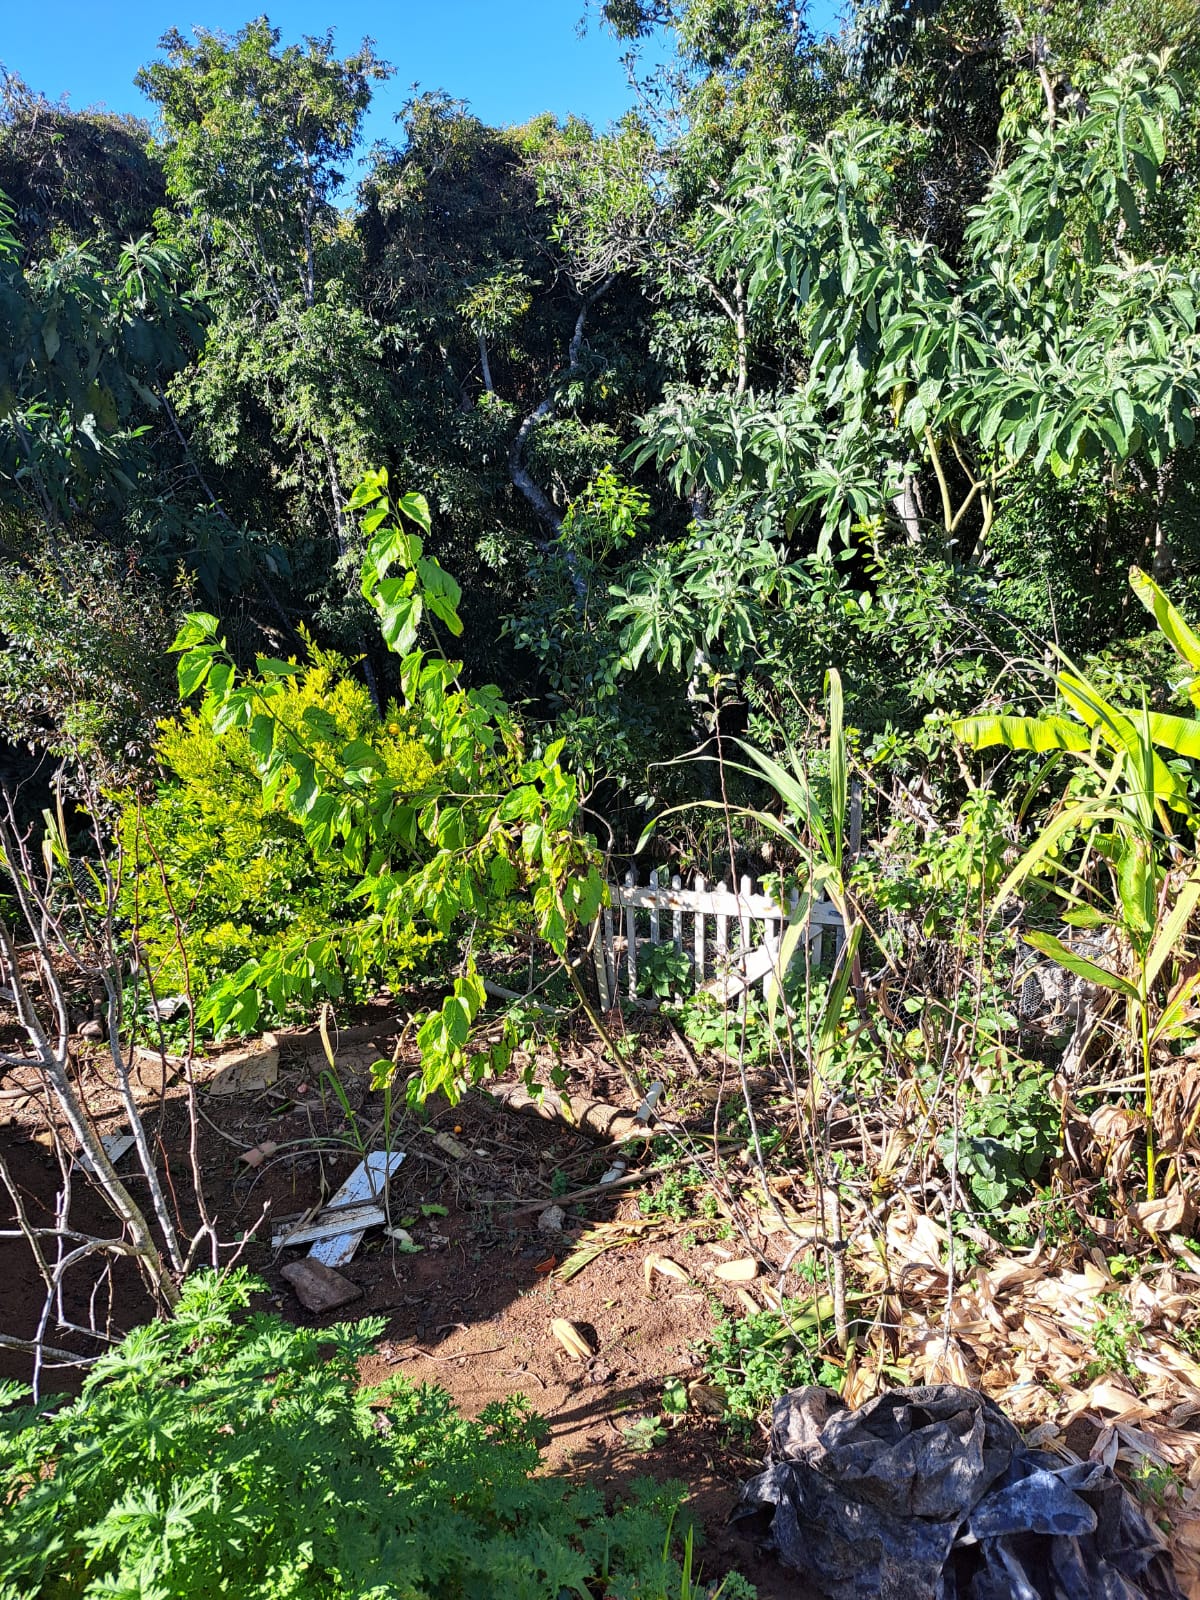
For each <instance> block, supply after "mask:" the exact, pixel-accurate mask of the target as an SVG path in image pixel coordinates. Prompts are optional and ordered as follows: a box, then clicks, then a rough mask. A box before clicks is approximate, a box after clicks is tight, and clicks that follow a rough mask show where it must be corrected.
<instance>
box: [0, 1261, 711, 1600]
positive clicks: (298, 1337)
mask: <svg viewBox="0 0 1200 1600" xmlns="http://www.w3.org/2000/svg"><path fill="white" fill-rule="evenodd" d="M261 1287H262V1285H261V1284H258V1283H257V1282H256V1281H255V1280H254V1279H253V1278H251V1277H250V1276H249V1275H248V1274H246V1273H245V1272H244V1271H241V1270H238V1271H235V1272H231V1273H229V1274H227V1275H225V1276H223V1277H221V1276H218V1275H217V1274H215V1273H211V1272H203V1273H198V1274H196V1275H195V1276H194V1277H192V1278H190V1279H189V1280H188V1281H187V1283H186V1284H185V1286H184V1290H183V1296H182V1299H181V1301H180V1304H179V1306H178V1309H177V1311H176V1313H175V1315H174V1316H173V1318H172V1319H171V1320H170V1321H163V1322H152V1323H147V1324H146V1325H145V1326H144V1327H141V1328H137V1329H135V1330H134V1332H132V1333H131V1334H130V1335H129V1336H128V1337H127V1338H126V1339H125V1340H124V1341H123V1343H122V1344H120V1345H119V1346H117V1347H116V1348H115V1349H114V1350H113V1351H112V1352H111V1353H110V1354H108V1355H106V1356H104V1357H103V1359H102V1360H101V1361H100V1362H98V1363H97V1365H96V1366H95V1368H94V1369H93V1370H92V1373H91V1375H90V1376H89V1377H88V1379H87V1381H86V1382H85V1384H84V1386H83V1390H82V1393H81V1394H80V1396H79V1398H78V1399H77V1400H75V1401H72V1402H64V1401H61V1400H59V1401H57V1402H55V1401H50V1402H45V1403H42V1404H40V1405H38V1406H28V1405H22V1404H21V1403H20V1402H21V1401H22V1398H23V1392H22V1391H21V1390H19V1389H18V1387H17V1386H16V1385H14V1384H11V1383H5V1384H0V1600H33V1597H36V1596H42V1597H46V1600H51V1597H53V1600H66V1597H68V1596H76V1595H78V1596H87V1597H93V1596H95V1597H100V1596H104V1597H106V1600H116V1597H125V1600H174V1597H176V1596H179V1597H184V1596H206V1597H207V1596H235V1597H236V1596H251V1595H253V1596H255V1597H256V1600H282V1597H285V1596H286V1597H291V1596H300V1595H303V1596H306V1597H307V1596H312V1597H320V1596H328V1597H339V1600H340V1597H342V1596H347V1597H350V1596H353V1597H354V1600H450V1597H456V1600H457V1597H463V1600H467V1597H478V1600H490V1597H492V1596H495V1595H497V1594H503V1595H504V1596H505V1597H506V1600H560V1597H561V1600H565V1597H567V1596H571V1595H578V1596H580V1597H582V1600H588V1597H596V1600H600V1597H604V1600H623V1597H630V1600H632V1597H635V1596H647V1597H664V1600H665V1596H666V1595H668V1594H670V1595H672V1596H678V1595H681V1594H689V1593H694V1592H695V1591H693V1590H692V1587H691V1582H690V1576H689V1575H688V1569H689V1568H690V1553H691V1539H690V1536H689V1537H688V1538H687V1540H686V1541H685V1548H684V1557H683V1562H684V1565H683V1570H682V1571H681V1569H680V1566H679V1565H678V1564H677V1563H675V1561H674V1560H673V1559H672V1558H671V1556H670V1554H669V1547H670V1543H671V1529H672V1523H673V1520H674V1510H675V1507H676V1506H677V1504H678V1500H679V1493H680V1486H678V1485H676V1486H674V1487H665V1488H663V1487H659V1486H656V1485H652V1484H646V1485H644V1486H642V1487H641V1488H640V1489H638V1488H636V1487H635V1490H634V1491H633V1492H632V1494H631V1498H630V1500H629V1502H628V1503H627V1504H625V1505H622V1506H619V1507H617V1508H616V1509H615V1510H613V1511H612V1512H606V1510H605V1506H604V1502H603V1500H602V1498H601V1496H600V1495H599V1494H598V1493H597V1492H596V1491H595V1490H594V1489H591V1488H588V1487H581V1486H578V1485H574V1484H570V1483H568V1482H566V1481H565V1480H563V1479H560V1478H554V1477H548V1476H538V1475H536V1469H537V1467H538V1465H539V1459H540V1458H539V1451H538V1446H537V1443H536V1434H537V1431H538V1428H539V1422H538V1419H537V1418H536V1417H535V1416H534V1415H533V1413H532V1412H531V1411H530V1410H529V1408H528V1405H527V1403H526V1402H525V1401H524V1400H522V1399H519V1398H518V1399H511V1400H507V1401H505V1402H504V1403H503V1404H500V1405H494V1406H489V1407H488V1408H487V1409H486V1410H485V1411H484V1412H483V1413H482V1414H481V1415H480V1417H479V1419H478V1420H477V1421H468V1420H467V1419H466V1418H463V1417H460V1416H459V1415H458V1414H457V1413H456V1411H455V1410H454V1407H453V1404H452V1402H451V1399H450V1396H449V1395H448V1394H447V1393H446V1392H445V1391H444V1390H442V1389H438V1388H436V1387H430V1386H425V1387H422V1388H419V1389H418V1388H414V1387H412V1385H410V1384H409V1383H407V1382H406V1381H405V1380H404V1379H402V1378H398V1377H395V1378H390V1379H389V1380H388V1381H387V1382H386V1383H384V1384H382V1385H380V1386H378V1387H362V1386H360V1381H359V1373H358V1362H359V1360H360V1359H361V1358H362V1357H364V1356H366V1355H368V1354H369V1353H370V1351H371V1349H372V1348H373V1345H374V1343H375V1341H376V1340H377V1339H378V1337H379V1335H380V1334H381V1332H382V1330H383V1321H382V1319H379V1318H373V1319H365V1320H363V1321H361V1322H359V1323H357V1324H342V1325H339V1326H338V1327H334V1328H325V1329H321V1330H319V1331H315V1330H311V1329H305V1328H294V1327H291V1326H289V1325H288V1324H287V1323H285V1322H283V1321H281V1320H280V1319H279V1318H278V1317H275V1316H272V1315H265V1314H261V1313H248V1307H249V1304H250V1298H251V1295H252V1293H253V1292H254V1291H255V1290H256V1289H259V1288H261Z"/></svg>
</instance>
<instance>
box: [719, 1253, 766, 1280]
mask: <svg viewBox="0 0 1200 1600" xmlns="http://www.w3.org/2000/svg"><path fill="white" fill-rule="evenodd" d="M713 1271H714V1273H716V1275H717V1277H718V1278H720V1279H722V1280H723V1281H724V1282H725V1283H751V1282H753V1280H754V1279H755V1278H757V1277H758V1262H757V1261H755V1259H754V1257H753V1256H742V1257H741V1259H740V1260H738V1261H721V1262H718V1264H717V1265H716V1266H715V1267H714V1268H713Z"/></svg>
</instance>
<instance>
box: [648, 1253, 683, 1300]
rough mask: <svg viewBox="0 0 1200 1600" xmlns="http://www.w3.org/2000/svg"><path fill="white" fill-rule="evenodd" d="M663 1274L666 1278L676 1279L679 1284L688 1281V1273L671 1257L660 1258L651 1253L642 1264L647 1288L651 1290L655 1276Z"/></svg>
mask: <svg viewBox="0 0 1200 1600" xmlns="http://www.w3.org/2000/svg"><path fill="white" fill-rule="evenodd" d="M656 1272H658V1273H661V1274H662V1276H663V1277H664V1278H674V1279H676V1281H677V1282H679V1283H686V1282H687V1281H688V1275H687V1272H686V1271H685V1269H684V1268H683V1267H681V1266H680V1265H679V1263H678V1261H672V1260H671V1258H670V1256H660V1255H657V1254H656V1253H655V1252H654V1251H651V1252H650V1254H649V1255H648V1256H647V1257H646V1259H645V1260H644V1261H643V1262H642V1273H643V1275H644V1277H645V1279H646V1288H647V1290H649V1288H650V1285H651V1282H652V1280H653V1278H654V1274H655V1273H656Z"/></svg>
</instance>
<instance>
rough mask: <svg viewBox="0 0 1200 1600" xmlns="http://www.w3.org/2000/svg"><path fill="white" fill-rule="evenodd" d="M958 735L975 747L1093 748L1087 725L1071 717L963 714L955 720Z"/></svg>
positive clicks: (1044, 752) (977, 748)
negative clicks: (1085, 726) (963, 715)
mask: <svg viewBox="0 0 1200 1600" xmlns="http://www.w3.org/2000/svg"><path fill="white" fill-rule="evenodd" d="M952 726H953V728H954V732H955V735H956V736H957V737H958V738H959V739H961V740H962V742H963V743H964V744H969V745H970V746H971V748H972V749H973V750H985V749H987V748H988V747H989V746H991V745H998V744H999V745H1004V746H1005V748H1006V749H1009V750H1034V751H1036V752H1037V753H1038V754H1039V755H1045V754H1047V753H1048V752H1049V751H1051V750H1089V749H1090V748H1091V739H1090V738H1089V736H1088V732H1087V729H1086V728H1084V727H1083V726H1082V725H1081V724H1080V723H1078V722H1073V721H1072V720H1071V719H1070V718H1069V717H1062V716H1056V715H1047V716H1044V717H1006V716H986V717H960V718H959V719H958V721H956V722H955V723H953V724H952Z"/></svg>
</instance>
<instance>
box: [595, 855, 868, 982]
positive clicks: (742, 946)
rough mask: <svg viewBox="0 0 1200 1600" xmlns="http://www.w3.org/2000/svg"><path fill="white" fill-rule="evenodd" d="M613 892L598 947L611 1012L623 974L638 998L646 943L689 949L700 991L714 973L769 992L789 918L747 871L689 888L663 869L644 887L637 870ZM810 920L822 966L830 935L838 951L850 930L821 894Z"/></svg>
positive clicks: (810, 940)
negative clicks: (736, 879)
mask: <svg viewBox="0 0 1200 1600" xmlns="http://www.w3.org/2000/svg"><path fill="white" fill-rule="evenodd" d="M608 890H609V897H610V901H611V904H609V905H607V906H605V907H604V908H603V910H602V911H601V913H600V916H599V918H598V925H597V929H596V937H595V938H594V940H593V946H592V947H593V951H594V955H595V962H596V981H597V984H598V985H599V989H600V1003H601V1006H602V1007H603V1009H604V1010H605V1011H611V1010H613V1009H614V1007H615V1006H616V1005H617V1002H618V1000H619V998H620V989H621V981H622V979H623V980H624V987H625V988H626V989H627V991H628V994H629V997H630V999H631V1000H633V999H636V997H637V983H638V951H639V949H641V948H643V947H644V946H646V945H652V946H661V945H673V946H674V947H675V949H676V950H677V951H679V952H680V954H681V955H682V953H683V952H684V950H685V949H686V951H687V952H688V955H689V957H690V966H691V975H692V983H693V986H694V987H695V988H696V989H699V988H701V987H702V986H703V984H704V982H705V980H706V979H707V978H709V977H710V976H712V977H716V978H722V979H724V980H725V992H726V994H727V995H732V994H736V993H739V992H741V991H743V990H746V989H750V988H752V987H753V986H754V985H755V984H756V983H761V984H762V989H763V994H764V995H765V994H766V993H767V991H768V990H769V988H770V986H771V983H772V981H773V979H774V978H775V975H776V972H777V970H778V966H779V949H780V944H781V942H782V939H783V928H784V924H785V922H786V921H787V917H786V916H785V914H784V912H783V910H782V909H781V907H780V906H779V904H778V902H777V901H775V900H773V899H771V897H770V896H769V895H766V894H761V893H756V892H755V891H754V886H753V884H752V883H751V881H750V879H749V878H746V877H743V878H742V879H741V882H740V883H739V885H738V887H737V889H736V890H731V889H730V888H729V885H728V884H727V883H725V882H724V880H722V881H721V882H720V883H716V884H713V885H711V886H710V885H709V884H708V883H707V882H706V881H705V879H704V878H703V877H702V876H700V875H699V874H698V875H697V876H696V879H695V882H694V884H693V887H692V888H690V889H685V888H684V887H683V883H682V880H681V879H680V878H679V876H678V874H676V875H675V876H674V877H673V878H672V879H671V880H670V883H667V882H665V881H663V879H662V876H661V875H660V874H659V873H658V872H657V871H655V872H651V874H650V883H649V885H648V886H647V887H646V888H642V887H640V886H639V884H638V881H637V875H636V873H635V872H634V871H633V870H632V869H631V870H630V871H629V872H627V873H626V874H625V881H624V883H619V884H618V883H610V884H609V886H608ZM799 903H800V895H799V891H798V890H793V892H792V895H791V900H790V904H789V908H788V911H789V914H790V913H792V912H794V911H795V909H796V908H797V906H798V905H799ZM685 918H686V919H687V926H686V928H685V921H684V919H685ZM710 922H711V932H710V928H709V924H710ZM807 926H808V935H807V944H808V957H809V960H810V962H811V963H812V964H813V965H814V966H816V965H819V964H820V962H821V959H822V957H823V956H824V954H825V938H826V935H827V934H828V936H829V938H830V939H831V941H832V944H833V954H834V956H836V955H837V952H838V951H839V950H840V949H841V947H842V943H843V941H844V940H845V936H846V935H845V929H844V927H843V925H842V919H841V917H840V915H839V914H838V912H837V911H836V910H835V909H834V907H833V906H832V905H830V904H829V902H828V901H826V900H819V901H817V902H815V903H814V904H813V905H812V906H811V907H810V908H809V911H808V915H807ZM803 949H804V941H801V943H800V944H799V945H798V946H797V949H796V955H795V957H793V959H799V958H801V957H802V955H803ZM622 966H623V967H624V971H622V970H621V969H622Z"/></svg>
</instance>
